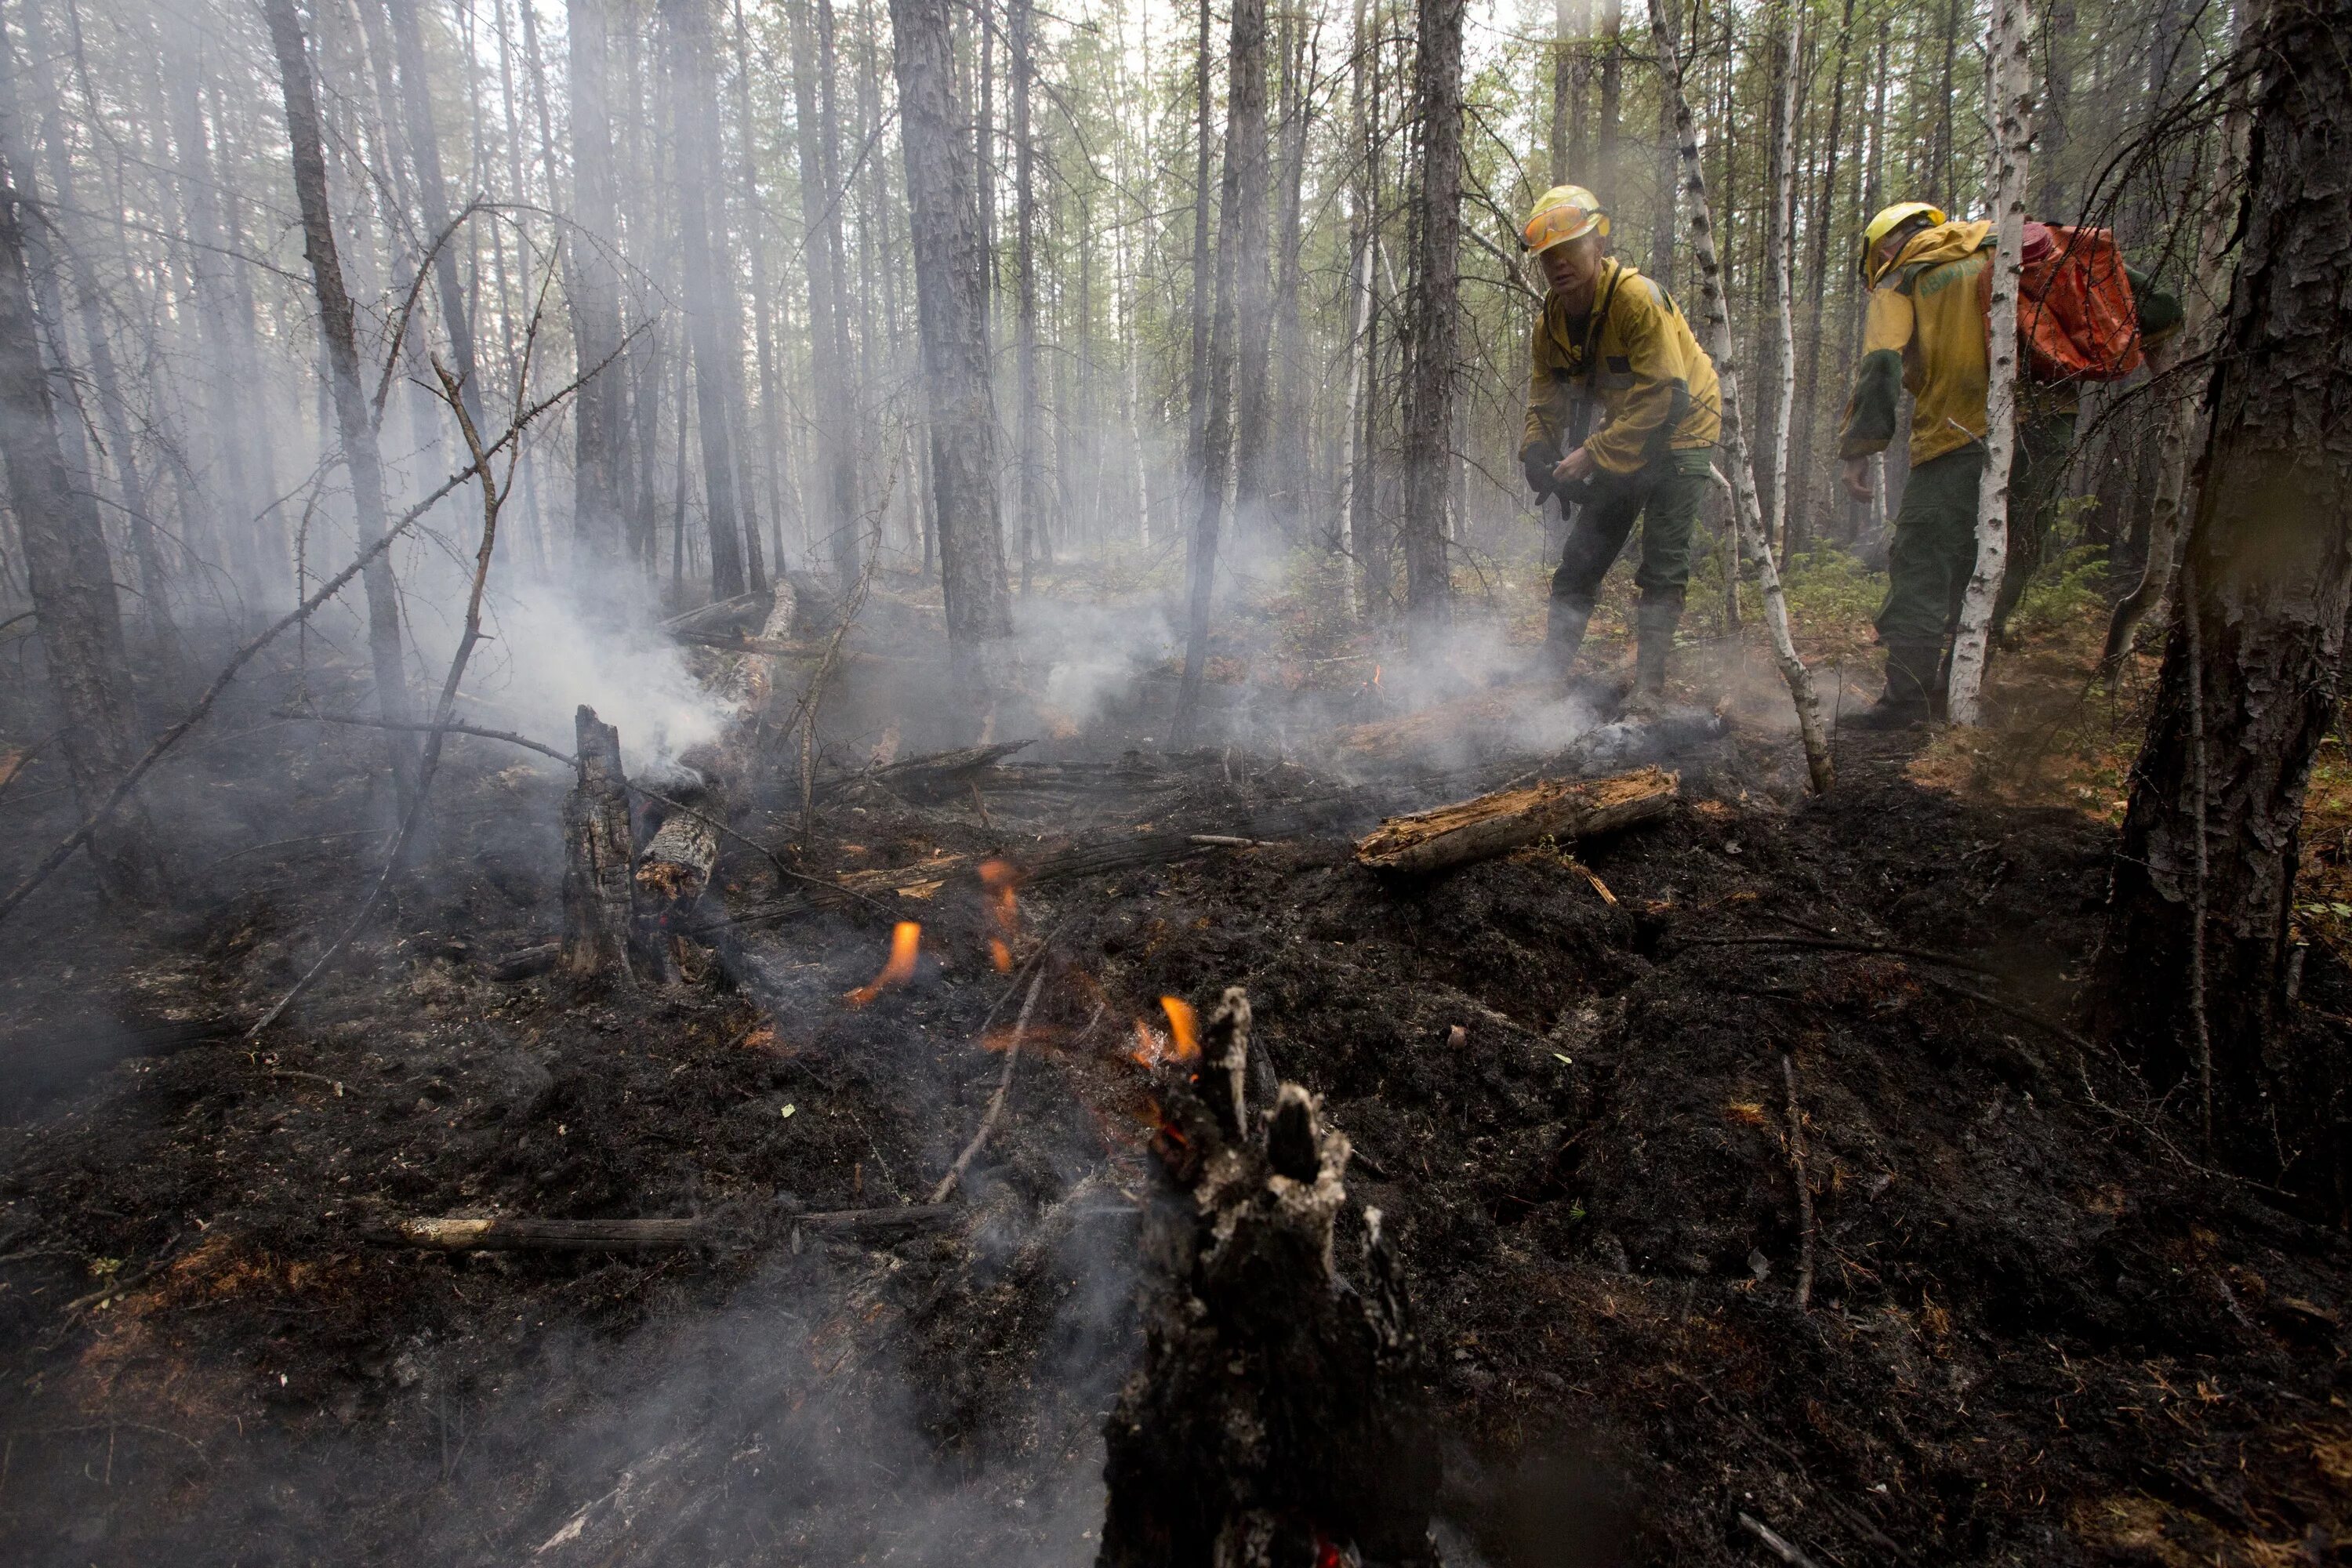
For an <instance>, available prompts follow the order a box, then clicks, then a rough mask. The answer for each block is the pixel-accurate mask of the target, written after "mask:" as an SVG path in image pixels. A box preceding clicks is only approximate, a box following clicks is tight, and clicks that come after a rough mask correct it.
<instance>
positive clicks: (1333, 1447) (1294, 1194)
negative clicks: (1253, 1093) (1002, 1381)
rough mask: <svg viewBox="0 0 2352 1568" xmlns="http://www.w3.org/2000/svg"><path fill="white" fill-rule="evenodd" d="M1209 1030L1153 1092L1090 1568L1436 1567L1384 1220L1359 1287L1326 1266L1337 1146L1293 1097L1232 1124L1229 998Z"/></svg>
mask: <svg viewBox="0 0 2352 1568" xmlns="http://www.w3.org/2000/svg"><path fill="white" fill-rule="evenodd" d="M1206 1033H1207V1036H1208V1038H1207V1039H1206V1040H1205V1041H1204V1042H1203V1049H1202V1064H1201V1069H1200V1074H1199V1079H1198V1085H1197V1087H1196V1086H1195V1084H1194V1083H1193V1082H1192V1081H1186V1080H1181V1079H1174V1080H1171V1081H1169V1082H1166V1083H1164V1084H1162V1085H1161V1092H1160V1105H1161V1107H1162V1115H1163V1117H1164V1118H1165V1122H1166V1124H1165V1126H1164V1128H1163V1131H1162V1133H1161V1137H1160V1142H1159V1144H1158V1149H1159V1152H1160V1173H1161V1180H1160V1191H1159V1193H1158V1194H1157V1196H1156V1198H1155V1200H1154V1202H1153V1204H1152V1205H1151V1207H1150V1211H1149V1213H1148V1214H1147V1215H1146V1218H1145V1222H1144V1223H1145V1233H1144V1237H1145V1254H1146V1257H1147V1258H1150V1259H1151V1262H1152V1278H1150V1279H1147V1281H1146V1283H1145V1285H1144V1288H1143V1296H1144V1328H1145V1343H1144V1352H1143V1361H1142V1364H1141V1366H1140V1367H1139V1369H1138V1371H1137V1372H1136V1373H1135V1375H1134V1376H1133V1377H1132V1378H1131V1379H1130V1380H1129V1383H1128V1385H1127V1388H1126V1390H1125V1392H1124V1393H1123V1394H1121V1396H1120V1399H1119V1404H1118V1409H1117V1410H1116V1411H1115V1412H1113V1414H1112V1416H1111V1419H1110V1424H1109V1427H1108V1434H1107V1436H1108V1462H1107V1464H1106V1466H1105V1475H1106V1478H1107V1479H1108V1483H1109V1494H1110V1495H1109V1501H1108V1509H1107V1511H1106V1514H1105V1518H1104V1522H1103V1544H1102V1551H1101V1553H1100V1555H1099V1556H1098V1557H1097V1562H1098V1563H1100V1564H1102V1565H1103V1568H1143V1565H1145V1564H1150V1568H1194V1565H1198V1568H1211V1565H1212V1564H1214V1565H1216V1568H1255V1565H1267V1568H1270V1565H1272V1564H1276V1563H1327V1562H1351V1563H1364V1564H1368V1565H1369V1564H1397V1565H1402V1564H1413V1565H1416V1568H1418V1565H1433V1564H1434V1563H1436V1561H1437V1559H1436V1556H1435V1554H1434V1551H1433V1547H1432V1545H1431V1542H1430V1537H1429V1528H1430V1514H1431V1508H1432V1504H1433V1500H1434V1495H1435V1490H1436V1483H1437V1465H1436V1460H1435V1456H1434V1453H1433V1448H1432V1447H1431V1445H1430V1444H1429V1442H1428V1438H1427V1430H1426V1424H1425V1422H1424V1420H1423V1412H1422V1408H1421V1404H1422V1398H1421V1392H1420V1388H1421V1385H1420V1367H1419V1362H1420V1356H1419V1346H1418V1342H1417V1341H1416V1339H1415V1337H1414V1333H1413V1329H1412V1319H1411V1315H1410V1311H1409V1308H1408V1306H1407V1303H1406V1300H1405V1293H1404V1289H1403V1281H1402V1275H1401V1273H1400V1272H1399V1270H1398V1268H1397V1264H1396V1260H1395V1258H1394V1257H1393V1256H1392V1255H1391V1252H1390V1250H1389V1247H1388V1246H1387V1243H1386V1242H1385V1240H1384V1239H1383V1238H1382V1237H1381V1217H1380V1213H1379V1211H1378V1210H1376V1209H1367V1210H1365V1211H1364V1212H1363V1222H1364V1229H1365V1233H1366V1237H1367V1240H1366V1243H1365V1247H1364V1255H1363V1264H1362V1269H1363V1274H1362V1278H1363V1280H1364V1283H1363V1284H1362V1285H1359V1284H1358V1283H1356V1282H1355V1281H1352V1280H1350V1279H1349V1278H1347V1277H1346V1276H1345V1275H1343V1274H1341V1273H1340V1272H1339V1268H1338V1266H1337V1264H1336V1263H1335V1261H1334V1244H1333V1231H1334V1226H1335V1225H1336V1224H1337V1222H1338V1220H1339V1215H1340V1214H1341V1211H1342V1210H1343V1209H1344V1208H1345V1207H1346V1206H1347V1203H1348V1197H1347V1192H1346V1189H1345V1187H1344V1186H1343V1185H1342V1184H1341V1178H1342V1177H1343V1176H1344V1174H1345V1173H1346V1170H1347V1165H1348V1159H1349V1143H1348V1139H1347V1136H1346V1134H1344V1133H1342V1132H1340V1131H1338V1130H1336V1129H1333V1128H1328V1127H1326V1126H1324V1125H1323V1123H1322V1121H1321V1117H1320V1106H1319V1104H1318V1100H1317V1099H1316V1097H1315V1096H1313V1095H1312V1094H1309V1093H1308V1092H1307V1090H1306V1089H1302V1088H1300V1087H1299V1086H1298V1085H1297V1084H1295V1083H1286V1084H1284V1085H1282V1086H1281V1088H1280V1089H1279V1090H1278V1091H1277V1093H1276V1099H1275V1103H1274V1105H1273V1107H1272V1108H1271V1109H1270V1110H1267V1111H1266V1112H1265V1114H1263V1115H1258V1116H1251V1115H1249V1114H1247V1113H1246V1107H1245V1105H1244V1095H1243V1084H1244V1076H1245V1073H1246V1065H1245V1064H1246V1063H1247V1062H1248V1061H1249V1059H1250V1056H1251V1052H1250V1047H1249V1005H1248V1001H1247V999H1246V998H1245V997H1244V994H1242V993H1241V992H1240V991H1239V990H1231V991H1228V992H1226V994H1225V998H1224V1001H1223V1004H1222V1005H1220V1006H1219V1008H1218V1009H1217V1012H1216V1014H1215V1016H1213V1018H1212V1020H1211V1022H1210V1026H1209V1028H1208V1030H1207V1031H1206ZM1229 1118H1230V1120H1229ZM1236 1125H1238V1127H1239V1129H1240V1131H1238V1133H1237V1134H1236V1133H1235V1132H1233V1131H1228V1130H1229V1128H1233V1127H1235V1126H1236Z"/></svg>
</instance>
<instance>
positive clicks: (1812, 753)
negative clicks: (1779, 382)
mask: <svg viewBox="0 0 2352 1568" xmlns="http://www.w3.org/2000/svg"><path fill="white" fill-rule="evenodd" d="M1650 37H1651V41H1652V42H1653V43H1654V45H1655V46H1656V47H1657V55H1658V60H1659V64H1660V67H1661V69H1662V74H1663V76H1664V83H1663V87H1664V91H1665V92H1666V93H1667V95H1668V96H1669V97H1670V98H1671V99H1672V100H1673V101H1674V105H1675V136H1676V139H1677V143H1678V145H1679V148H1680V153H1681V158H1682V165H1683V194H1684V195H1686V196H1688V197H1689V198H1690V219H1691V250H1692V253H1693V255H1694V256H1695V258H1696V260H1697V262H1698V278H1699V298H1700V301H1701V307H1702V310H1703V312H1704V315H1705V319H1706V337H1707V353H1708V355H1709V357H1711V358H1712V359H1713V360H1714V361H1715V374H1716V379H1717V382H1718V383H1719V384H1721V387H1722V396H1723V411H1722V419H1723V434H1722V446H1723V455H1724V460H1725V465H1726V466H1727V468H1730V470H1731V476H1730V484H1731V490H1732V517H1733V523H1732V526H1733V528H1734V529H1735V530H1736V531H1738V533H1739V534H1741V535H1743V536H1744V543H1745V547H1746V549H1747V550H1748V551H1750V552H1753V553H1754V555H1755V557H1756V569H1757V575H1758V579H1759V586H1761V588H1762V589H1763V591H1764V625H1765V628H1766V630H1767V632H1768V633H1769V636H1770V637H1771V639H1772V656H1773V658H1774V660H1775V661H1776V662H1777V663H1778V664H1779V665H1780V679H1782V680H1783V681H1785V682H1787V684H1788V688H1789V699H1790V702H1792V703H1793V704H1794V705H1795V707H1796V710H1797V732H1798V735H1799V737H1800V738H1801V740H1802V741H1803V742H1804V748H1805V769H1806V772H1807V773H1808V774H1810V775H1811V779H1812V785H1813V793H1814V794H1815V795H1826V794H1828V793H1829V789H1830V785H1831V784H1833V783H1834V782H1835V781H1836V769H1835V767H1834V766H1833V764H1832V762H1831V760H1830V746H1829V737H1828V735H1827V733H1826V732H1825V731H1823V729H1822V705H1821V700H1820V699H1819V698H1818V697H1817V696H1815V695H1814V692H1813V676H1812V672H1811V670H1809V669H1807V668H1805V661H1804V660H1803V659H1802V658H1799V657H1798V655H1797V645H1796V641H1795V639H1794V638H1793V637H1790V632H1789V602H1788V599H1787V596H1786V595H1783V594H1782V593H1781V591H1780V569H1779V568H1778V567H1777V566H1775V565H1774V564H1773V562H1772V551H1771V547H1770V545H1769V543H1768V542H1766V540H1765V538H1764V516H1763V510H1762V508H1761V507H1760V506H1759V503H1758V500H1757V497H1756V481H1755V479H1754V478H1753V476H1752V474H1751V472H1750V470H1749V468H1748V437H1747V436H1746V435H1745V433H1744V432H1743V431H1742V429H1741V426H1740V419H1739V373H1738V367H1737V365H1736V364H1735V363H1733V359H1734V354H1733V349H1732V333H1731V314H1730V311H1729V310H1728V309H1727V306H1726V304H1725V301H1724V297H1723V264H1722V262H1721V260H1720V259H1719V258H1717V256H1716V253H1715V216H1714V214H1713V213H1712V212H1711V211H1710V210H1709V208H1708V206H1707V199H1706V169H1705V168H1704V167H1703V166H1702V165H1701V163H1700V162H1699V147H1698V128H1697V126H1696V123H1695V122H1694V121H1693V120H1692V118H1691V109H1690V99H1689V98H1688V96H1687V95H1685V92H1684V91H1683V67H1682V60H1681V58H1680V57H1679V56H1678V55H1677V54H1676V53H1675V41H1674V38H1673V37H1672V36H1671V35H1669V34H1668V33H1667V31H1666V24H1665V18H1664V15H1663V14H1662V12H1661V10H1660V8H1659V5H1658V4H1657V0H1653V4H1652V5H1651V7H1650ZM1731 564H1732V565H1733V566H1735V567H1736V566H1737V562H1736V561H1735V562H1733V563H1731ZM1732 576H1733V578H1734V581H1735V582H1736V581H1737V577H1738V574H1737V572H1736V571H1735V572H1733V574H1732Z"/></svg>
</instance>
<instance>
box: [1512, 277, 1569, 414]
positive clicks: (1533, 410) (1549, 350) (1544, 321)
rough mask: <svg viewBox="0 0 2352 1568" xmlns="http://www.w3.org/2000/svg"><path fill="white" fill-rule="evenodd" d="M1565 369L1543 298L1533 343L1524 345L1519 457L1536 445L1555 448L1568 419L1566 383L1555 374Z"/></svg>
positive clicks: (1547, 300) (1547, 304)
mask: <svg viewBox="0 0 2352 1568" xmlns="http://www.w3.org/2000/svg"><path fill="white" fill-rule="evenodd" d="M1566 368H1567V366H1566V363H1565V361H1564V360H1563V358H1562V356H1561V354H1560V352H1559V342H1557V341H1556V340H1555V339H1554V338H1553V337H1552V334H1551V300H1550V298H1549V296H1546V298H1545V300H1544V308H1543V310H1541V311H1540V312H1538V314H1537V316H1536V330H1535V334H1534V338H1533V341H1532V342H1529V343H1528V419H1527V426H1526V428H1525V429H1524V430H1523V431H1521V432H1520V435H1519V450H1520V451H1521V452H1522V453H1524V452H1525V451H1526V450H1527V449H1528V447H1532V446H1534V445H1535V444H1536V443H1537V442H1538V441H1549V442H1551V443H1553V445H1554V446H1555V447H1557V446H1558V444H1559V437H1560V433H1561V432H1562V430H1564V429H1565V428H1566V426H1567V419H1568V383H1567V382H1566V381H1565V380H1564V379H1562V377H1561V375H1560V374H1559V373H1560V372H1561V371H1562V370H1564V369H1566Z"/></svg>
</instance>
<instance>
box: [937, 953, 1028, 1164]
mask: <svg viewBox="0 0 2352 1568" xmlns="http://www.w3.org/2000/svg"><path fill="white" fill-rule="evenodd" d="M1029 963H1030V967H1031V968H1032V969H1034V971H1035V973H1034V974H1032V975H1031V976H1030V980H1029V994H1028V995H1026V996H1024V997H1023V998H1022V1000H1021V1014H1020V1016H1018V1017H1016V1018H1015V1019H1013V1039H1012V1041H1011V1043H1010V1044H1008V1045H1007V1046H1006V1047H1004V1070H1003V1072H1001V1073H999V1074H998V1075H997V1077H996V1092H995V1093H994V1094H992V1095H990V1096H989V1097H988V1110H987V1112H986V1113H985V1114H983V1115H982V1117H981V1119H980V1130H979V1131H976V1132H974V1133H973V1134H972V1135H971V1142H969V1143H967V1144H965V1145H964V1146H963V1152H962V1153H961V1154H958V1155H957V1156H956V1158H955V1163H954V1164H952V1165H950V1166H949V1167H948V1173H947V1174H946V1175H944V1176H941V1177H940V1184H939V1185H938V1186H936V1187H933V1188H932V1189H931V1202H933V1203H935V1204H937V1203H945V1202H946V1201H947V1196H948V1194H950V1193H951V1192H953V1191H955V1187H956V1184H957V1183H958V1182H960V1181H961V1180H963V1173H964V1172H965V1171H967V1170H968V1169H970V1168H971V1162H972V1160H973V1158H974V1157H975V1156H976V1155H978V1154H979V1152H980V1150H981V1146H982V1144H984V1143H986V1142H988V1135H989V1134H990V1133H991V1132H992V1131H995V1130H996V1119H997V1118H998V1117H999V1116H1001V1115H1003V1111H1004V1099H1005V1096H1006V1095H1007V1094H1008V1093H1009V1092H1011V1090H1012V1088H1013V1064H1014V1063H1015V1062H1017V1061H1019V1060H1020V1059H1021V1037H1022V1036H1024V1034H1026V1033H1028V1031H1029V1014H1030V1012H1031V1010H1032V1009H1033V1008H1034V1007H1035V1006H1036V1005H1037V992H1038V989H1039V988H1040V987H1041V986H1043V985H1044V984H1045V948H1043V947H1040V948H1039V949H1038V950H1037V952H1036V956H1035V957H1034V958H1032V959H1030V961H1029ZM986 1027H987V1026H985V1025H982V1030H983V1031H984V1030H985V1029H986Z"/></svg>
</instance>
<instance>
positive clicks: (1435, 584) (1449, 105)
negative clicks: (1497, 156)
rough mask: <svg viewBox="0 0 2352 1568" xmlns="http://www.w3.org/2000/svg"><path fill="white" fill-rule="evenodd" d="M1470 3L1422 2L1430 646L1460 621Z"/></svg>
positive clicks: (1422, 588) (1422, 469) (1422, 300)
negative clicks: (1457, 482)
mask: <svg viewBox="0 0 2352 1568" xmlns="http://www.w3.org/2000/svg"><path fill="white" fill-rule="evenodd" d="M1462 8H1463V0H1421V32H1420V37H1421V49H1420V53H1419V55H1418V56H1417V57H1416V62H1415V66H1414V71H1413V76H1414V81H1413V101H1414V103H1415V105H1416V108H1417V110H1418V112H1419V114H1420V118H1421V148H1422V160H1421V211H1420V214H1419V221H1418V223H1417V224H1416V225H1415V227H1416V229H1417V230H1418V231H1419V232H1418V239H1419V254H1418V255H1417V256H1416V257H1415V258H1414V260H1413V269H1412V270H1413V300H1412V314H1411V318H1410V324H1409V328H1408V330H1409V331H1410V332H1411V333H1412V338H1411V342H1410V344H1409V345H1408V346H1409V348H1410V350H1411V353H1410V354H1409V355H1408V357H1407V360H1406V367H1405V384H1404V431H1403V436H1402V442H1401V446H1402V452H1401V454H1400V457H1401V459H1402V463H1403V467H1404V519H1403V530H1404V574H1405V608H1406V615H1407V620H1408V635H1409V636H1412V637H1429V636H1430V635H1432V634H1433V633H1435V632H1437V631H1439V630H1440V629H1442V628H1443V627H1444V626H1445V625H1446V624H1447V622H1448V621H1450V620H1451V619H1452V615H1453V596H1454V586H1453V582H1452V579H1451V576H1450V573H1449V567H1448V563H1447V561H1446V550H1445V491H1446V481H1447V479H1448V474H1447V468H1448V467H1449V465H1450V463H1451V460H1452V452H1451V447H1452V446H1453V441H1452V434H1453V430H1454V358H1455V355H1456V353H1457V348H1456V338H1457V333H1458V331H1459V322H1458V315H1459V311H1460V298H1459V296H1460V293H1461V280H1460V276H1459V268H1460V265H1461V257H1460V250H1461V245H1462Z"/></svg>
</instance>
